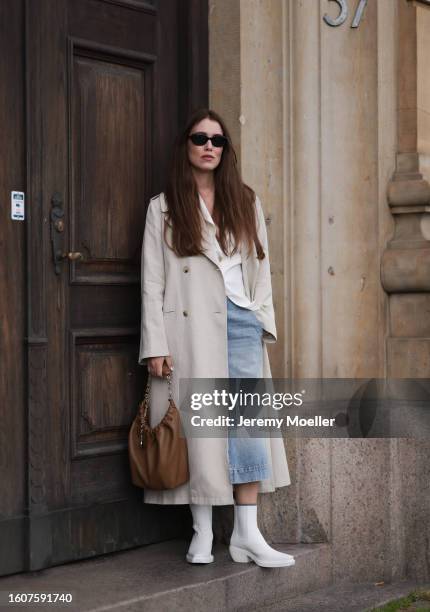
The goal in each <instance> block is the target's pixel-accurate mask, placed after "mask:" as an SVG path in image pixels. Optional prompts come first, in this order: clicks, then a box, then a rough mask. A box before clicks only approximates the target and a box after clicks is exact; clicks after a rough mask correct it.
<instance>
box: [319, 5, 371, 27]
mask: <svg viewBox="0 0 430 612" xmlns="http://www.w3.org/2000/svg"><path fill="white" fill-rule="evenodd" d="M328 1H329V2H336V4H337V5H338V6H339V15H338V16H337V17H336V18H335V19H332V18H331V17H330V15H327V13H326V14H325V15H324V17H323V19H324V21H325V22H326V24H327V25H329V26H333V27H335V26H340V25H342V23H343V22H344V21H345V20H346V18H347V17H348V5H347V4H346V0H328ZM366 4H367V0H360V1H359V3H358V4H357V8H356V10H355V15H354V19H353V20H352V23H351V28H358V26H359V24H360V21H361V18H362V17H363V12H364V9H365V8H366Z"/></svg>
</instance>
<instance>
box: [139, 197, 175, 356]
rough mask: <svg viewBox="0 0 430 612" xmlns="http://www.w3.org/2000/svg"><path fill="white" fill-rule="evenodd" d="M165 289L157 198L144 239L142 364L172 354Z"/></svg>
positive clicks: (149, 212) (160, 216)
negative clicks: (167, 324) (164, 299)
mask: <svg viewBox="0 0 430 612" xmlns="http://www.w3.org/2000/svg"><path fill="white" fill-rule="evenodd" d="M164 288H165V273H164V253H163V243H162V214H161V210H160V202H159V199H158V198H155V199H152V200H151V201H150V203H149V206H148V210H147V213H146V224H145V231H144V234H143V242H142V256H141V325H140V348H139V360H138V363H139V364H140V365H145V364H146V363H147V361H148V358H149V357H162V356H163V357H164V356H166V355H169V347H168V345H167V338H166V331H165V327H164V319H163V296H164Z"/></svg>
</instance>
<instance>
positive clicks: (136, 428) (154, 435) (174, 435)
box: [128, 364, 190, 490]
mask: <svg viewBox="0 0 430 612" xmlns="http://www.w3.org/2000/svg"><path fill="white" fill-rule="evenodd" d="M165 368H166V369H167V373H166V374H165ZM163 376H165V377H166V378H167V381H168V383H169V407H168V410H167V412H166V414H165V415H164V417H163V418H162V420H161V421H160V422H159V423H158V425H157V426H156V427H154V428H152V429H151V428H150V426H149V415H148V411H149V397H150V382H151V374H150V373H148V382H147V385H146V391H145V395H144V398H143V400H142V401H141V402H140V404H139V407H138V411H137V414H136V417H135V419H134V421H133V423H132V425H131V428H130V431H129V434H128V455H129V460H130V469H131V479H132V481H133V484H134V485H136V486H137V487H142V488H144V489H155V490H163V489H174V488H175V487H178V486H179V485H181V484H184V483H185V482H187V481H188V480H189V478H190V474H189V468H188V448H187V441H186V438H185V437H181V419H180V415H179V411H178V409H177V408H176V405H175V402H174V400H173V396H172V387H171V374H170V370H169V368H168V366H166V365H165V364H164V365H163Z"/></svg>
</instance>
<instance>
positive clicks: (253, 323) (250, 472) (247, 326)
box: [226, 297, 270, 484]
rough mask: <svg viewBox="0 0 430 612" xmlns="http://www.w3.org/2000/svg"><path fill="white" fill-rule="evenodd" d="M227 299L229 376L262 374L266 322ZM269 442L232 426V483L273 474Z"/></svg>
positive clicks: (229, 455) (261, 478)
mask: <svg viewBox="0 0 430 612" xmlns="http://www.w3.org/2000/svg"><path fill="white" fill-rule="evenodd" d="M226 299H227V338H228V370H229V377H230V378H254V379H258V378H262V376H263V341H262V335H263V328H262V325H261V323H260V322H259V320H258V319H257V317H256V316H255V314H254V313H253V312H252V310H249V309H248V308H242V307H241V306H238V305H237V304H235V303H234V302H232V300H230V298H228V297H227V298H226ZM237 383H239V381H237ZM239 386H240V385H239ZM231 391H232V392H234V391H233V390H231ZM236 391H239V388H236ZM245 408H246V407H245ZM240 410H241V408H240V407H236V408H235V410H233V411H232V412H231V415H232V416H234V417H235V418H236V419H238V418H239V414H240ZM265 442H266V440H265V439H264V438H255V437H254V438H253V437H250V436H249V435H248V434H247V433H246V430H245V429H244V428H240V427H238V428H234V429H232V428H228V459H229V470H230V481H231V483H232V484H238V483H242V482H255V481H258V480H264V479H266V478H269V477H270V466H269V463H268V458H267V450H266V444H265Z"/></svg>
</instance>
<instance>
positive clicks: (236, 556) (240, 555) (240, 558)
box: [228, 546, 252, 563]
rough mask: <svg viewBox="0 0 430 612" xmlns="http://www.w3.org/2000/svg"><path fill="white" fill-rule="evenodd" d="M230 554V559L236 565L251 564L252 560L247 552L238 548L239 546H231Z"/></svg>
mask: <svg viewBox="0 0 430 612" xmlns="http://www.w3.org/2000/svg"><path fill="white" fill-rule="evenodd" d="M228 552H229V553H230V557H231V558H232V559H233V561H236V563H249V562H250V561H252V559H251V558H250V557H249V556H248V555H247V554H246V552H245V551H244V550H243V549H242V548H237V546H229V549H228Z"/></svg>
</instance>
